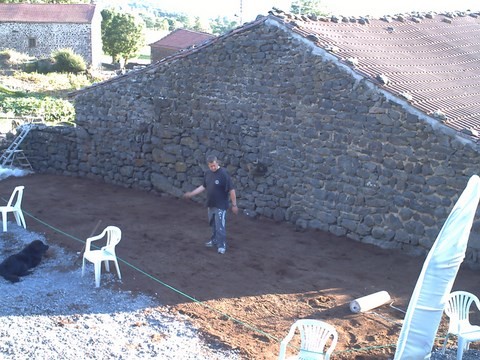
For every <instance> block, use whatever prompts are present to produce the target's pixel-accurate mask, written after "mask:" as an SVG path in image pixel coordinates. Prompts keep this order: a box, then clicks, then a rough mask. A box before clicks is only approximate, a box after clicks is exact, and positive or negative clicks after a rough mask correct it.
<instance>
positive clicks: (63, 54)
mask: <svg viewBox="0 0 480 360" xmlns="http://www.w3.org/2000/svg"><path fill="white" fill-rule="evenodd" d="M52 57H53V59H54V60H55V65H54V67H53V68H54V69H55V71H57V72H62V73H74V74H78V73H81V72H84V71H85V70H87V65H86V64H85V60H84V59H83V58H82V57H81V56H80V55H78V54H75V53H74V52H73V50H72V49H60V50H57V51H55V52H54V53H53V54H52Z"/></svg>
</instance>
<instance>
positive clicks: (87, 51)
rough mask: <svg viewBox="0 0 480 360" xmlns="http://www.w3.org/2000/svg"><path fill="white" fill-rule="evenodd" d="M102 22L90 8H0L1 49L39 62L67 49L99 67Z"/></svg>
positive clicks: (45, 6)
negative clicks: (33, 57)
mask: <svg viewBox="0 0 480 360" xmlns="http://www.w3.org/2000/svg"><path fill="white" fill-rule="evenodd" d="M101 21H102V17H101V14H100V11H99V10H97V7H96V5H91V4H0V49H2V50H4V49H13V50H16V51H18V52H21V53H25V54H28V55H30V56H35V57H37V58H42V57H48V56H50V55H51V53H52V52H54V51H56V50H58V49H64V48H70V49H72V50H73V51H74V52H75V53H76V54H78V55H81V56H82V57H83V58H84V60H85V62H86V63H87V64H89V65H93V66H99V65H100V64H101V56H102V42H101V41H102V39H101V32H100V30H101V29H100V25H101Z"/></svg>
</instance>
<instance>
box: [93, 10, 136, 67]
mask: <svg viewBox="0 0 480 360" xmlns="http://www.w3.org/2000/svg"><path fill="white" fill-rule="evenodd" d="M102 43H103V51H104V52H105V54H107V55H110V56H111V57H112V63H117V62H118V61H119V60H120V59H122V60H123V61H124V64H126V63H127V62H128V60H129V59H132V58H133V57H135V56H136V55H137V54H138V52H139V50H140V48H141V47H142V46H143V45H144V43H145V35H144V24H143V22H142V21H139V20H138V19H137V18H135V17H134V16H133V15H131V14H124V13H119V12H117V11H115V10H111V9H104V10H102Z"/></svg>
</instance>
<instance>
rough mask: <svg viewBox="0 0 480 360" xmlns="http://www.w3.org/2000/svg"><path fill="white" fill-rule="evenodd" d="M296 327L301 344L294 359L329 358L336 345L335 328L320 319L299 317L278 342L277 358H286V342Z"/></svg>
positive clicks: (315, 359)
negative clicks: (278, 351)
mask: <svg viewBox="0 0 480 360" xmlns="http://www.w3.org/2000/svg"><path fill="white" fill-rule="evenodd" d="M297 329H298V331H299V333H300V341H301V344H300V349H299V352H298V354H297V355H296V356H294V357H293V358H294V359H302V360H307V359H308V360H329V359H330V356H331V355H332V352H333V350H334V349H335V346H337V341H338V333H337V330H335V328H334V327H333V326H332V325H330V324H328V323H326V322H324V321H321V320H313V319H301V320H297V321H296V322H295V323H294V324H293V325H292V326H291V328H290V331H289V332H288V334H287V336H286V337H285V339H283V340H282V342H281V343H280V354H279V356H278V359H279V360H283V359H285V358H286V354H287V346H288V343H289V342H290V341H292V339H293V337H294V335H295V333H296V331H297ZM289 358H290V357H289Z"/></svg>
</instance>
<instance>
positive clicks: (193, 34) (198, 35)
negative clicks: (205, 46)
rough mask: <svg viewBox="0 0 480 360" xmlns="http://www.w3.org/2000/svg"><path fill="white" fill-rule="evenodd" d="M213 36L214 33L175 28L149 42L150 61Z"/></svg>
mask: <svg viewBox="0 0 480 360" xmlns="http://www.w3.org/2000/svg"><path fill="white" fill-rule="evenodd" d="M214 37H215V36H214V35H211V34H207V33H202V32H197V31H192V30H185V29H177V30H175V31H173V32H171V33H170V34H168V35H167V36H165V37H164V38H162V39H160V40H158V41H155V42H154V43H152V44H150V49H151V58H152V63H153V62H156V61H159V60H161V59H163V58H165V57H167V56H170V55H172V54H174V53H176V52H177V51H180V50H183V49H188V48H189V47H191V46H193V45H198V44H201V43H203V42H204V41H206V40H209V39H212V38H214Z"/></svg>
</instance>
